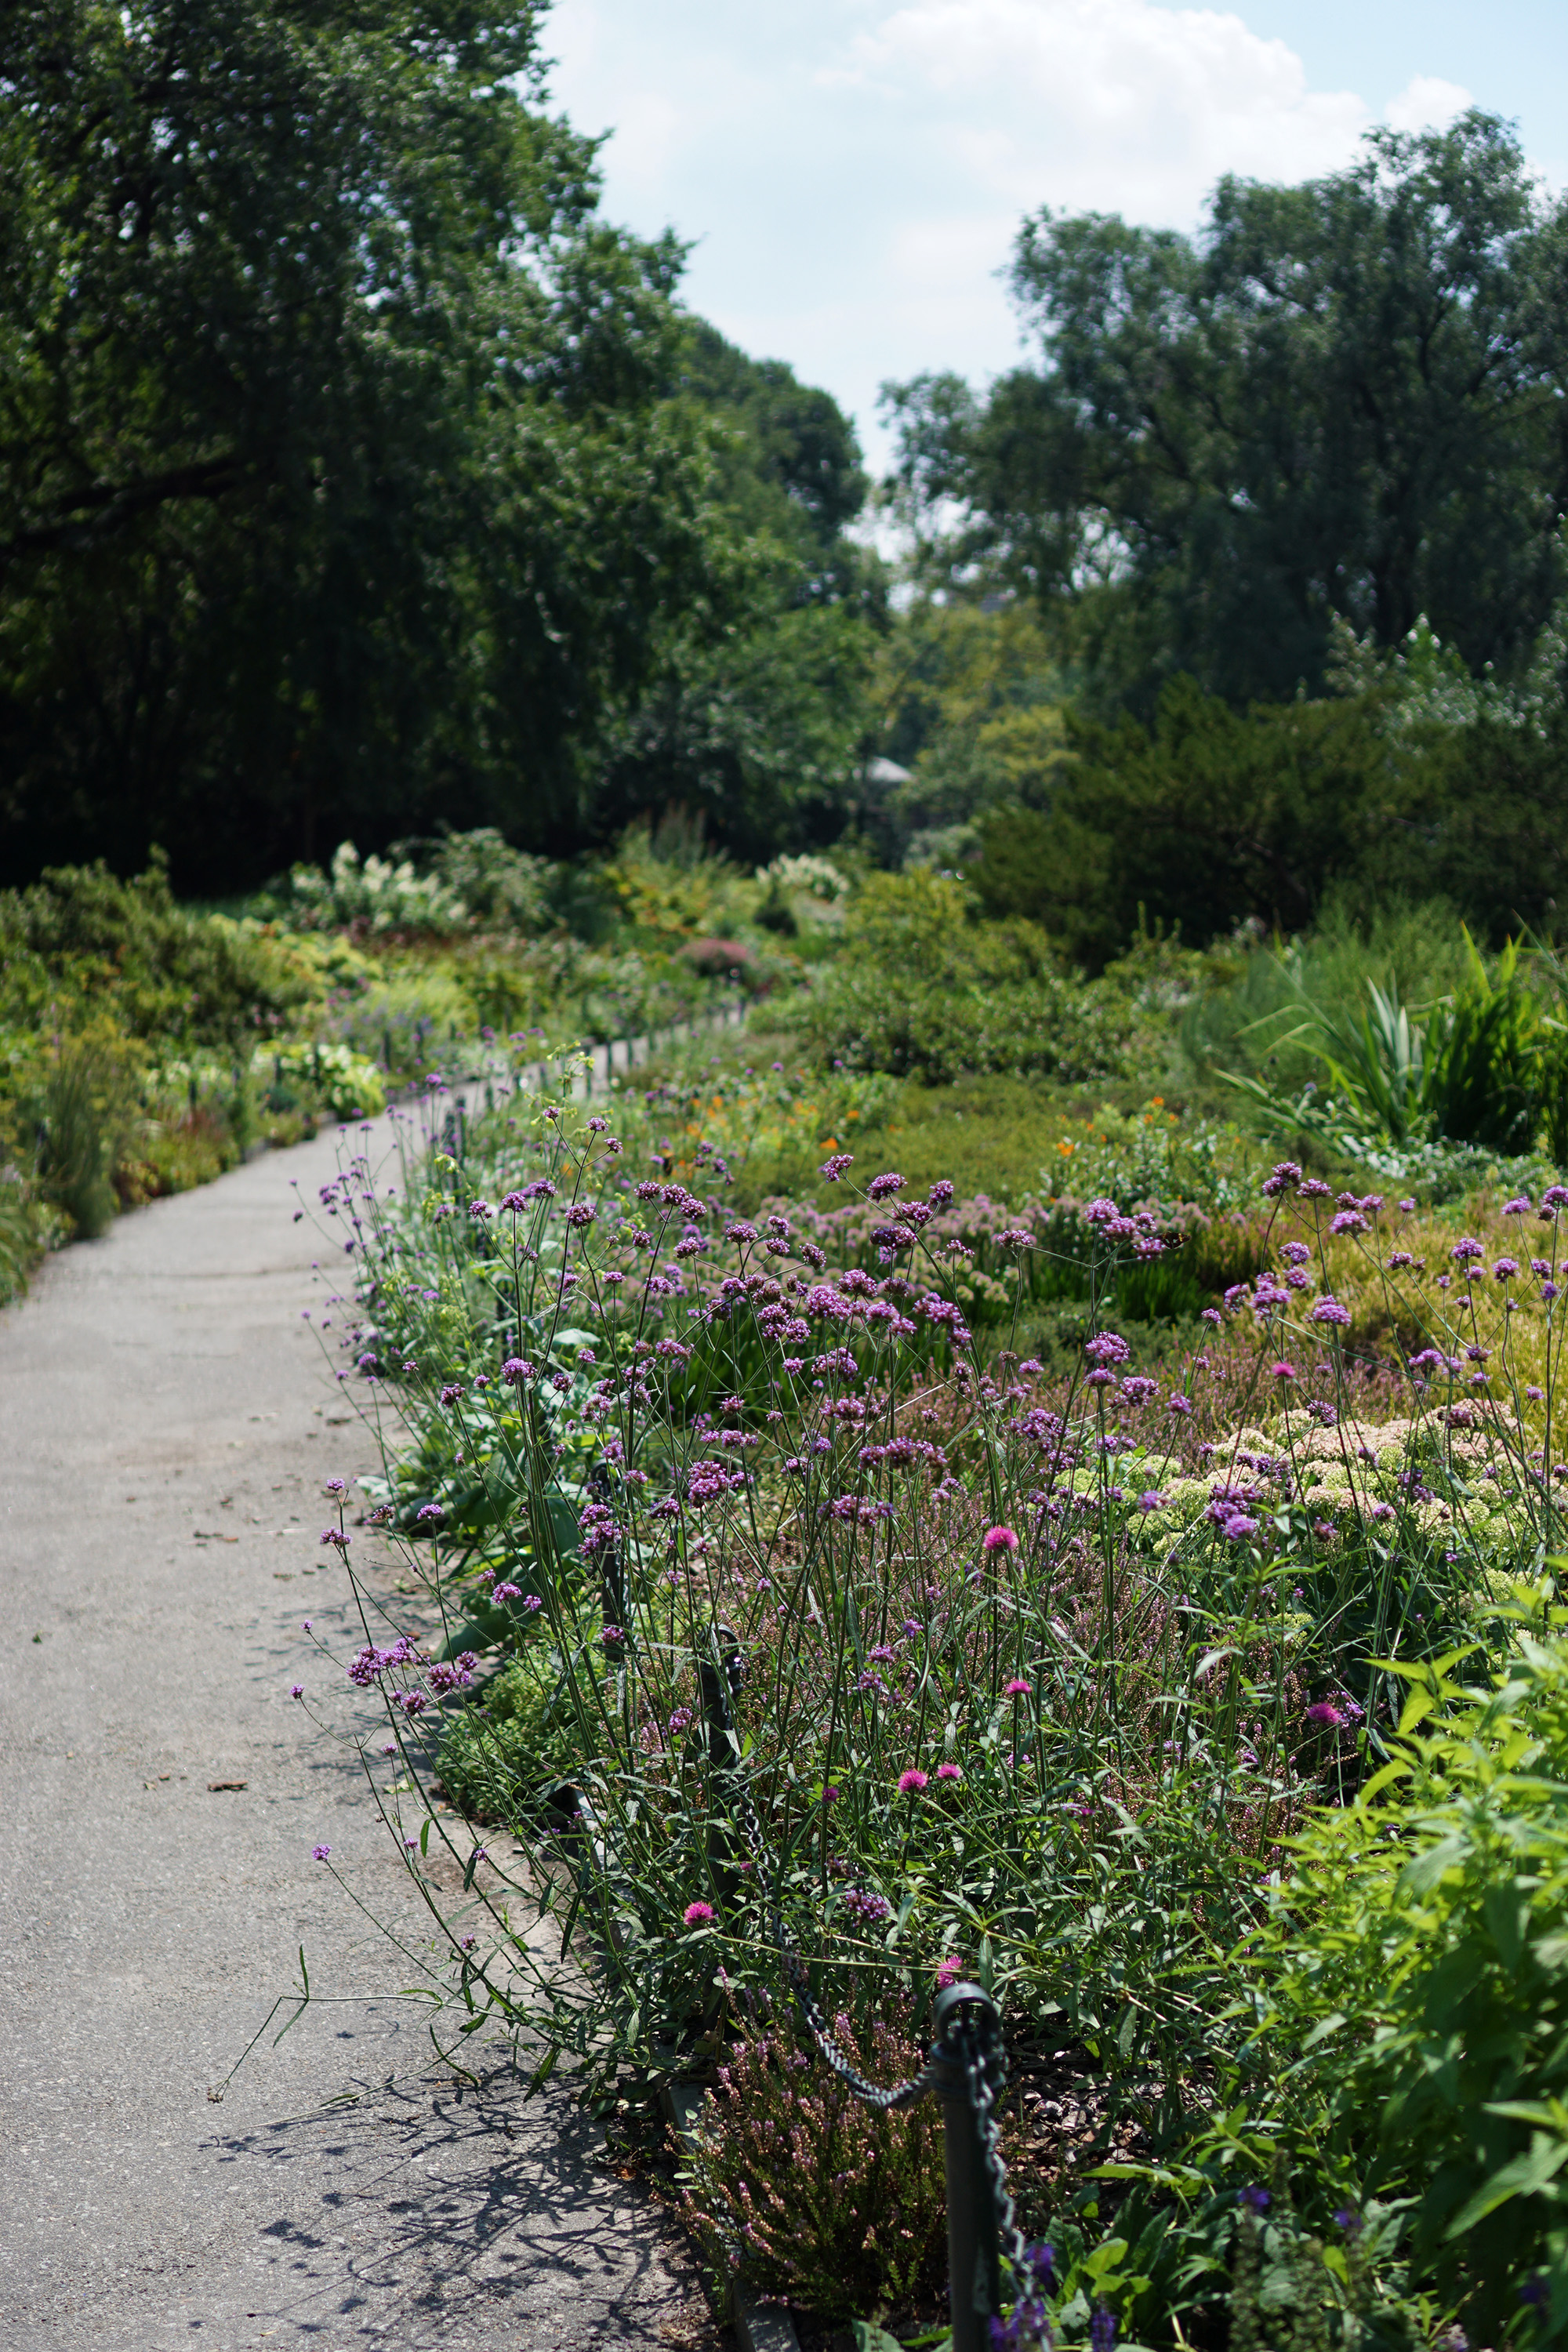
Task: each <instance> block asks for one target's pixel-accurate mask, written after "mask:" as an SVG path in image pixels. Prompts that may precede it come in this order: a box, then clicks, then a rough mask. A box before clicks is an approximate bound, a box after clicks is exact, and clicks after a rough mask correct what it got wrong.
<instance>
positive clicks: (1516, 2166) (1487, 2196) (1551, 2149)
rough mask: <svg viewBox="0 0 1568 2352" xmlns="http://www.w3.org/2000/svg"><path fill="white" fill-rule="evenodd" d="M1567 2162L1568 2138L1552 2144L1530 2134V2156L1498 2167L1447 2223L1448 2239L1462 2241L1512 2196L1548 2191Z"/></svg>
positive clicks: (1542, 2133) (1530, 2195) (1536, 2135)
mask: <svg viewBox="0 0 1568 2352" xmlns="http://www.w3.org/2000/svg"><path fill="white" fill-rule="evenodd" d="M1564 2163H1568V2139H1559V2140H1555V2141H1553V2140H1552V2139H1551V2138H1550V2137H1548V2136H1547V2134H1546V2133H1545V2132H1536V2133H1535V2134H1533V2136H1532V2137H1531V2143H1530V2150H1529V2153H1528V2154H1527V2155H1525V2156H1516V2157H1515V2158H1514V2159H1513V2161H1512V2162H1511V2163H1510V2164H1504V2165H1501V2166H1500V2167H1499V2168H1498V2170H1497V2171H1496V2172H1494V2173H1493V2174H1492V2176H1491V2178H1490V2179H1489V2180H1488V2181H1487V2182H1486V2183H1485V2185H1484V2186H1483V2187H1482V2188H1480V2189H1477V2191H1476V2193H1475V2195H1474V2196H1473V2197H1472V2198H1471V2199H1470V2200H1469V2202H1468V2204H1467V2205H1465V2206H1463V2207H1462V2208H1461V2209H1460V2210H1459V2211H1458V2213H1457V2214H1456V2215H1455V2217H1454V2219H1453V2221H1450V2222H1449V2224H1448V2229H1447V2235H1448V2236H1449V2237H1450V2238H1462V2237H1463V2236H1464V2234H1465V2231H1467V2230H1473V2229H1474V2228H1475V2225H1476V2223H1477V2222H1478V2221H1485V2220H1486V2217H1487V2215H1488V2214H1489V2213H1495V2212H1496V2211H1497V2210H1498V2208H1499V2206H1500V2205H1506V2204H1507V2203H1508V2201H1509V2200H1510V2198H1512V2197H1539V2196H1541V2195H1542V2194H1543V2193H1546V2192H1548V2191H1549V2190H1550V2189H1551V2188H1552V2182H1553V2181H1554V2180H1555V2179H1556V2176H1557V2174H1558V2172H1559V2171H1560V2170H1561V2168H1562V2167H1563V2164H1564Z"/></svg>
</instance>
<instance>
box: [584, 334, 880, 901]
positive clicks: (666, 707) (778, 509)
mask: <svg viewBox="0 0 1568 2352" xmlns="http://www.w3.org/2000/svg"><path fill="white" fill-rule="evenodd" d="M677 382H678V383H679V390H680V394H681V396H682V397H683V398H684V399H686V400H688V401H689V402H690V403H691V404H693V406H694V407H695V408H696V409H697V410H698V411H699V413H700V415H702V416H703V417H704V418H705V419H706V420H707V422H708V424H709V425H710V428H711V429H712V430H713V432H714V434H715V436H716V444H715V446H716V478H715V490H714V506H713V517H714V524H715V530H716V533H717V534H718V535H719V536H720V537H721V540H722V544H723V548H724V559H725V562H726V564H727V566H728V570H727V573H726V579H727V586H726V588H725V590H724V592H723V593H721V594H714V595H712V596H710V597H708V598H704V599H702V600H694V601H693V603H692V604H689V605H688V606H686V607H684V608H682V607H675V608H672V609H671V610H670V611H668V612H667V614H665V616H664V619H663V623H662V625H661V630H660V646H661V652H660V657H659V660H658V665H657V667H656V669H655V670H654V673H653V675H652V676H651V677H650V678H649V680H648V682H647V685H646V687H645V688H644V689H643V691H642V693H641V694H640V695H639V696H638V698H637V701H636V703H635V704H634V705H632V706H629V707H628V708H627V709H626V710H625V712H624V714H623V716H622V717H621V719H620V720H619V722H618V723H617V725H616V729H615V730H614V733H613V739H612V740H611V742H610V745H609V749H608V751H607V755H606V759H605V769H604V773H603V778H602V782H601V786H600V791H599V795H598V801H597V807H596V815H597V818H598V822H599V825H600V828H601V829H602V830H603V829H607V828H614V827H615V826H616V825H619V824H624V823H625V822H626V820H627V819H628V818H630V817H634V816H637V815H639V814H643V813H645V812H652V811H658V810H661V809H664V808H667V807H671V806H677V807H682V808H684V809H685V810H686V811H687V814H689V816H696V817H700V819H701V820H702V823H703V824H704V826H705V828H706V830H707V831H708V832H709V833H710V835H711V836H712V837H713V838H714V839H715V840H717V841H719V842H720V843H721V844H722V845H724V846H725V847H726V848H727V849H729V850H731V852H732V853H734V854H736V855H738V856H742V857H743V858H747V859H763V858H766V857H769V856H772V855H773V852H774V851H775V850H776V849H780V848H787V849H804V848H809V847H812V846H815V845H819V844H821V843H825V842H828V841H831V840H833V839H834V838H835V837H836V836H837V834H838V833H839V832H840V831H842V829H843V825H844V822H845V817H846V814H847V805H848V803H849V801H850V800H851V798H852V797H853V795H854V794H855V793H856V792H857V789H858V776H859V772H860V770H861V768H862V766H863V764H864V761H865V759H866V755H867V752H868V750H869V749H870V747H871V743H872V740H873V738H874V735H875V732H876V727H877V711H876V708H875V704H874V701H873V698H872V675H873V658H874V655H875V651H876V647H877V646H878V643H879V640H880V638H881V637H882V635H884V634H885V629H886V623H887V611H886V595H885V589H884V582H883V568H882V565H881V563H880V562H879V559H878V558H877V557H876V556H875V555H874V554H872V553H871V552H870V551H868V549H866V548H864V547H862V546H860V545H859V544H858V542H857V541H855V540H854V539H853V538H852V537H851V536H850V533H849V526H850V525H851V524H852V523H853V522H854V521H855V520H856V518H857V517H858V514H859V512H860V510H861V508H862V507H863V505H864V503H865V499H866V493H867V488H868V484H867V479H866V475H865V472H864V469H863V467H862V466H861V461H860V450H859V446H858V443H857V441H856V438H855V433H854V428H853V426H852V425H851V424H850V422H849V420H848V418H847V416H846V415H844V413H843V411H842V410H841V409H840V408H839V406H838V404H837V402H836V401H835V400H834V399H833V397H832V395H831V394H829V393H826V392H824V391H821V390H820V389H818V388H817V387H816V386H813V385H810V384H805V383H801V382H800V381H799V379H798V378H797V377H796V375H795V372H794V370H793V369H791V368H790V367H789V366H788V365H787V364H786V363H785V362H784V361H782V360H754V359H752V358H750V357H749V356H748V355H747V354H746V353H745V352H741V351H737V350H736V348H735V346H734V345H733V344H732V343H729V342H726V341H725V340H724V338H723V337H722V336H721V334H720V333H719V332H718V331H717V329H715V328H713V327H711V326H710V325H708V324H707V323H706V322H705V321H703V320H691V321H690V322H689V327H688V330H687V332H686V335H685V338H684V341H683V342H682V346H681V351H680V355H679V362H678V366H677Z"/></svg>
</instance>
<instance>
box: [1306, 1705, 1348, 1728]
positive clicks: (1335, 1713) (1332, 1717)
mask: <svg viewBox="0 0 1568 2352" xmlns="http://www.w3.org/2000/svg"><path fill="white" fill-rule="evenodd" d="M1306 1720H1307V1721H1308V1722H1309V1723H1321V1725H1322V1726H1323V1727H1324V1729H1325V1730H1327V1731H1338V1730H1340V1729H1341V1728H1342V1726H1343V1724H1344V1721H1345V1717H1343V1716H1342V1714H1341V1713H1340V1711H1339V1708H1338V1707H1337V1706H1333V1705H1332V1704H1331V1701H1330V1700H1328V1699H1326V1698H1321V1699H1319V1700H1318V1701H1317V1702H1316V1703H1315V1705H1313V1706H1310V1707H1309V1708H1308V1709H1307V1715H1306Z"/></svg>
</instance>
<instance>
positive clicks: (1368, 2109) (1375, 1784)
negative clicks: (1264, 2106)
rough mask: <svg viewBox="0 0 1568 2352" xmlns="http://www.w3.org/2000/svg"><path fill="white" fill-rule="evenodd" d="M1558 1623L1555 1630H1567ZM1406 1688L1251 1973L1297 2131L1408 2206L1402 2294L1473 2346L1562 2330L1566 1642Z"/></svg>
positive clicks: (1313, 1842)
mask: <svg viewBox="0 0 1568 2352" xmlns="http://www.w3.org/2000/svg"><path fill="white" fill-rule="evenodd" d="M1563 1614H1564V1612H1562V1611H1561V1610H1553V1611H1552V1617H1553V1619H1554V1620H1557V1621H1559V1622H1561V1621H1562V1620H1563ZM1461 1655H1462V1654H1455V1655H1453V1656H1451V1657H1449V1658H1447V1659H1446V1660H1442V1661H1439V1662H1437V1663H1436V1664H1435V1665H1434V1666H1433V1667H1431V1668H1427V1669H1425V1670H1416V1669H1401V1670H1400V1671H1402V1672H1404V1673H1405V1674H1406V1675H1407V1677H1408V1679H1409V1680H1410V1681H1411V1683H1412V1685H1413V1688H1412V1693H1411V1697H1410V1700H1409V1704H1408V1706H1406V1708H1405V1715H1404V1718H1403V1722H1402V1725H1401V1731H1400V1738H1399V1741H1398V1752H1397V1754H1396V1756H1395V1758H1394V1761H1392V1762H1391V1763H1389V1764H1388V1765H1387V1766H1386V1767H1385V1768H1384V1770H1383V1771H1382V1772H1380V1773H1379V1774H1378V1775H1377V1776H1376V1778H1375V1779H1374V1780H1372V1781H1371V1782H1370V1783H1369V1784H1368V1787H1367V1789H1366V1790H1365V1791H1364V1792H1363V1797H1362V1800H1361V1801H1360V1802H1359V1803H1357V1804H1356V1805H1354V1806H1352V1807H1350V1808H1347V1809H1345V1810H1343V1811H1331V1812H1327V1813H1323V1814H1321V1815H1319V1816H1318V1817H1317V1819H1316V1821H1315V1822H1314V1824H1313V1826H1312V1828H1311V1829H1310V1832H1309V1833H1308V1834H1307V1835H1306V1836H1305V1837H1304V1838H1303V1839H1302V1841H1301V1842H1300V1847H1299V1849H1298V1853H1297V1859H1296V1865H1295V1868H1294V1870H1293V1872H1292V1874H1291V1876H1290V1878H1289V1881H1288V1882H1287V1884H1286V1885H1284V1886H1282V1887H1281V1889H1280V1890H1279V1895H1278V1897H1277V1900H1276V1903H1275V1906H1274V1913H1273V1919H1272V1923H1271V1925H1270V1927H1269V1928H1268V1932H1267V1934H1266V1937H1265V1938H1264V1940H1263V1943H1262V1945H1261V1947H1260V1948H1259V1950H1258V1954H1257V1956H1256V1958H1255V1963H1254V1965H1255V1967H1256V1969H1258V1974H1259V1976H1260V1978H1261V1990H1262V1991H1263V1994H1264V1997H1265V1998H1266V1999H1267V2000H1268V2003H1269V2006H1270V2011H1271V2015H1270V2032H1271V2035H1272V2037H1273V2038H1274V2040H1275V2042H1276V2046H1277V2047H1278V2046H1279V2043H1280V2042H1283V2043H1285V2044H1286V2045H1287V2046H1288V2048H1289V2050H1290V2051H1294V2052H1300V2053H1305V2058H1304V2061H1303V2063H1302V2065H1301V2067H1300V2074H1299V2078H1298V2086H1297V2092H1296V2097H1297V2100H1298V2102H1299V2103H1302V2104H1304V2103H1305V2102H1307V2101H1308V2100H1309V2099H1310V2098H1316V2099H1321V2102H1322V2109H1321V2119H1319V2120H1317V2121H1316V2122H1315V2125H1313V2126H1308V2127H1309V2128H1310V2136H1311V2137H1312V2138H1314V2139H1317V2138H1319V2137H1321V2139H1322V2140H1323V2142H1324V2143H1325V2145H1326V2147H1327V2148H1328V2150H1329V2151H1330V2152H1331V2153H1332V2152H1333V2151H1335V2150H1339V2151H1343V2152H1345V2153H1348V2154H1351V2155H1352V2157H1353V2158H1356V2160H1357V2161H1358V2163H1359V2166H1360V2168H1361V2170H1362V2174H1363V2181H1364V2184H1365V2191H1366V2193H1367V2194H1368V2195H1377V2196H1380V2197H1383V2198H1384V2199H1386V2198H1389V2197H1399V2196H1403V2197H1406V2198H1410V2199H1412V2200H1414V2202H1415V2211H1414V2222H1413V2229H1412V2237H1411V2273H1412V2277H1413V2280H1414V2281H1415V2284H1418V2285H1419V2284H1427V2285H1430V2286H1432V2287H1433V2288H1435V2289H1436V2292H1437V2293H1438V2294H1439V2295H1440V2296H1441V2297H1443V2298H1444V2299H1445V2300H1446V2301H1447V2302H1449V2303H1450V2304H1452V2305H1455V2306H1458V2308H1459V2310H1460V2312H1461V2315H1462V2316H1463V2319H1464V2323H1465V2326H1466V2327H1467V2329H1468V2332H1469V2334H1470V2336H1471V2337H1472V2340H1474V2341H1477V2342H1484V2343H1495V2342H1500V2341H1501V2339H1502V2336H1503V2335H1504V2334H1505V2333H1506V2334H1508V2335H1510V2337H1511V2339H1512V2340H1513V2341H1515V2342H1520V2341H1534V2342H1542V2343H1544V2342H1557V2341H1559V2340H1560V2338H1561V2336H1562V2333H1563V2329H1564V2327H1565V2326H1568V1642H1565V1641H1564V1640H1563V1637H1562V1635H1561V1633H1558V1634H1556V1635H1554V1636H1553V1637H1552V1638H1550V1639H1542V1638H1539V1637H1538V1636H1535V1635H1530V1634H1526V1635H1525V1636H1523V1637H1522V1638H1521V1643H1520V1645H1519V1649H1518V1653H1517V1655H1516V1656H1515V1658H1514V1660H1513V1661H1512V1662H1511V1664H1510V1667H1509V1669H1508V1671H1507V1672H1506V1674H1505V1675H1501V1676H1500V1678H1499V1681H1498V1685H1497V1687H1496V1688H1495V1689H1494V1690H1492V1691H1491V1692H1490V1693H1489V1695H1487V1696H1479V1697H1478V1696H1475V1695H1474V1694H1471V1693H1466V1692H1463V1691H1462V1690H1460V1689H1459V1688H1458V1685H1456V1683H1455V1682H1454V1681H1453V1680H1452V1679H1451V1678H1450V1677H1451V1675H1452V1673H1453V1670H1454V1669H1455V1668H1456V1667H1457V1666H1458V1664H1459V1663H1460V1657H1461Z"/></svg>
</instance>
